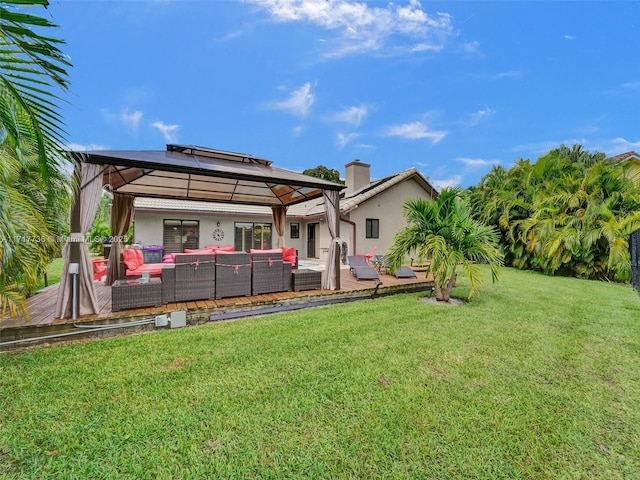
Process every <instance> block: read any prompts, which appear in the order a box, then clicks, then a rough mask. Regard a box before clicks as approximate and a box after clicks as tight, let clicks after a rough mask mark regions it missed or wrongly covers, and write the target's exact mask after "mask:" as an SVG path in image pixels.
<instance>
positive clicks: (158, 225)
mask: <svg viewBox="0 0 640 480" xmlns="http://www.w3.org/2000/svg"><path fill="white" fill-rule="evenodd" d="M165 219H166V220H169V219H173V220H199V221H200V245H199V246H200V248H202V247H204V246H205V245H216V244H219V245H233V242H234V233H235V232H234V224H235V222H265V223H271V224H272V225H273V218H271V217H264V216H241V217H240V216H239V217H228V216H221V215H215V214H198V213H183V212H179V211H176V212H166V213H152V212H145V211H136V214H135V227H134V240H135V242H137V243H140V244H141V245H143V246H145V245H162V225H163V221H164V220H165ZM292 221H294V222H298V223H299V224H300V238H299V239H292V238H291V237H290V233H291V229H290V225H289V223H290V222H287V227H286V229H285V245H287V246H288V247H295V248H297V249H298V250H299V251H302V248H303V247H304V248H305V250H304V251H305V252H306V225H305V223H304V222H302V221H300V220H295V219H294V220H292ZM218 222H220V226H219V227H218V224H217V223H218ZM218 228H220V229H221V230H222V231H223V232H224V239H223V240H222V241H219V242H217V241H215V240H214V239H213V231H214V230H216V229H218ZM276 241H277V235H276V233H275V229H274V230H273V238H272V245H273V246H274V247H275V246H276Z"/></svg>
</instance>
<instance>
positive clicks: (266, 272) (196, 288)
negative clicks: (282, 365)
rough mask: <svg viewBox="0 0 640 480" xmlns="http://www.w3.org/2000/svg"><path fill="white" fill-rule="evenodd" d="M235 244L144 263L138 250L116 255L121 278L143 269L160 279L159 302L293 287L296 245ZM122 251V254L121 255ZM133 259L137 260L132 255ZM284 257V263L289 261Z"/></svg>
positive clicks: (216, 297)
mask: <svg viewBox="0 0 640 480" xmlns="http://www.w3.org/2000/svg"><path fill="white" fill-rule="evenodd" d="M232 250H233V247H228V248H219V249H216V250H215V253H213V252H212V251H211V249H207V248H205V249H198V250H191V251H190V252H189V253H173V254H171V262H170V263H154V264H145V263H143V262H142V252H140V251H139V250H137V249H133V248H132V249H126V250H125V251H124V252H123V253H122V254H121V257H120V260H121V279H123V280H124V279H136V278H140V277H141V276H142V274H143V272H148V273H149V274H150V276H151V277H159V278H161V280H162V303H163V304H167V303H171V302H186V301H191V300H209V299H214V298H215V299H221V298H227V297H240V296H250V295H262V294H265V293H275V292H283V291H291V290H292V289H293V278H292V277H293V276H292V269H295V268H296V267H297V264H298V258H297V256H298V254H297V251H296V250H295V249H294V248H289V249H287V248H282V249H271V250H251V251H250V253H246V252H234V251H232ZM125 252H126V253H125ZM133 258H135V261H132V259H133ZM287 260H288V261H287Z"/></svg>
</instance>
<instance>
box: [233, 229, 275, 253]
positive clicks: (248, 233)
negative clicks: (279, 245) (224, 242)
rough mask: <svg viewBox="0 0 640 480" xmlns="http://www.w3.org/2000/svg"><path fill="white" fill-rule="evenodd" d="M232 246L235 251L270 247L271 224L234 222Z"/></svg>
mask: <svg viewBox="0 0 640 480" xmlns="http://www.w3.org/2000/svg"><path fill="white" fill-rule="evenodd" d="M234 230H235V232H234V233H235V236H234V239H233V247H234V248H235V249H236V251H237V252H248V251H249V250H251V249H252V248H258V249H262V250H266V249H269V248H271V224H270V223H251V222H236V223H235V225H234Z"/></svg>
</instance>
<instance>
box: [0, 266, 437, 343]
mask: <svg viewBox="0 0 640 480" xmlns="http://www.w3.org/2000/svg"><path fill="white" fill-rule="evenodd" d="M340 273H341V289H340V290H305V291H301V292H279V293H272V294H265V295H257V296H252V297H232V298H224V299H220V300H197V301H191V302H178V303H169V304H167V305H163V306H161V307H147V308H139V309H133V310H124V311H120V312H112V311H111V287H110V286H107V285H105V284H104V283H102V282H96V284H95V285H96V294H97V297H98V308H99V311H98V313H97V314H95V315H84V316H81V317H79V318H78V319H77V320H75V321H74V320H71V319H59V318H54V312H55V305H56V300H57V295H58V285H57V284H56V285H51V286H50V287H47V288H45V289H43V290H41V291H40V292H38V293H37V294H35V295H34V296H33V297H31V298H29V299H28V301H27V303H28V307H29V313H30V315H31V318H30V319H29V320H26V319H24V318H18V319H11V318H4V319H3V320H2V321H1V322H0V343H1V342H3V341H9V340H14V339H18V338H27V337H30V336H33V335H34V334H33V333H28V331H29V330H34V331H39V332H47V333H49V332H51V331H54V330H60V328H55V327H56V326H57V327H67V329H69V328H73V324H74V323H75V324H79V323H87V324H92V323H93V324H95V323H100V324H107V323H109V324H111V323H121V322H127V321H130V320H135V319H137V318H140V317H154V316H156V315H161V314H167V313H171V312H174V311H178V310H185V311H186V312H187V323H188V324H191V325H193V324H198V323H204V322H207V321H209V320H210V317H211V316H212V315H219V314H223V313H227V312H239V311H247V310H256V309H260V308H264V307H266V306H274V305H292V304H305V303H313V302H318V301H325V300H326V301H346V300H353V299H358V298H368V297H372V296H374V295H377V296H382V295H391V294H395V293H404V292H413V291H421V290H422V291H426V290H427V289H429V288H430V287H431V285H432V284H433V282H432V281H431V280H428V279H426V278H425V274H424V272H416V273H417V276H418V278H402V279H398V278H395V277H394V276H392V275H386V274H383V273H381V274H380V281H381V282H382V284H381V285H378V286H377V287H376V285H377V284H378V282H377V281H375V280H360V281H358V280H357V279H356V278H355V277H354V276H353V275H351V273H350V272H349V270H348V269H342V270H341V272H340Z"/></svg>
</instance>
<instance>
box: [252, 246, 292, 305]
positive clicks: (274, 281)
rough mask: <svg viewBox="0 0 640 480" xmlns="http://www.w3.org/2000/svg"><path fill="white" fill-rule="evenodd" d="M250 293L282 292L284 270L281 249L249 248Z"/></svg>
mask: <svg viewBox="0 0 640 480" xmlns="http://www.w3.org/2000/svg"><path fill="white" fill-rule="evenodd" d="M249 253H250V254H251V294H252V295H262V294H263V293H273V292H282V291H283V290H284V283H285V282H284V270H283V268H284V267H283V262H282V250H280V249H273V250H251V251H250V252H249Z"/></svg>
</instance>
